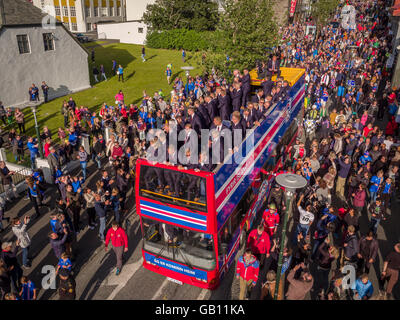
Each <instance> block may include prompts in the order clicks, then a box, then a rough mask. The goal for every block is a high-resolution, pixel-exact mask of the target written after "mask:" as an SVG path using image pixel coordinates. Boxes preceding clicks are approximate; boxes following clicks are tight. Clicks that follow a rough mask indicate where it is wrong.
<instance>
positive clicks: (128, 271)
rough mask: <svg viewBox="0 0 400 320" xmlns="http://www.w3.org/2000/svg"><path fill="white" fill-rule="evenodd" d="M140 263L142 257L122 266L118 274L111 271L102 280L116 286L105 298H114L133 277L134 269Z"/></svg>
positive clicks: (136, 268)
mask: <svg viewBox="0 0 400 320" xmlns="http://www.w3.org/2000/svg"><path fill="white" fill-rule="evenodd" d="M142 263H143V257H141V258H140V259H139V260H138V261H136V262H134V263H131V264H127V265H125V266H123V268H122V270H121V273H120V275H119V276H117V275H115V273H112V274H110V275H109V276H108V277H107V278H106V279H105V280H104V285H107V286H117V287H116V288H115V289H114V290H113V292H111V294H110V295H109V296H108V298H107V300H113V299H114V298H115V296H116V295H117V294H118V293H119V292H120V291H121V290H122V288H124V287H125V286H126V285H127V283H128V281H129V280H130V279H131V278H132V277H133V275H134V274H135V273H136V271H138V270H139V268H140V267H141V266H142ZM113 270H114V269H113Z"/></svg>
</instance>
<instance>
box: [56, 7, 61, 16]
mask: <svg viewBox="0 0 400 320" xmlns="http://www.w3.org/2000/svg"><path fill="white" fill-rule="evenodd" d="M54 9H55V11H56V16H61V8H60V6H55V7H54Z"/></svg>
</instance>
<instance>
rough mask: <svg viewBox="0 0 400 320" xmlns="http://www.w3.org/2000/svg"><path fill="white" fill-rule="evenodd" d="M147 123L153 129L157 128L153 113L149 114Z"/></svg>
mask: <svg viewBox="0 0 400 320" xmlns="http://www.w3.org/2000/svg"><path fill="white" fill-rule="evenodd" d="M146 123H147V125H148V126H147V128H151V129H154V128H155V125H156V120H155V119H154V118H153V116H152V114H151V113H148V114H147V118H146Z"/></svg>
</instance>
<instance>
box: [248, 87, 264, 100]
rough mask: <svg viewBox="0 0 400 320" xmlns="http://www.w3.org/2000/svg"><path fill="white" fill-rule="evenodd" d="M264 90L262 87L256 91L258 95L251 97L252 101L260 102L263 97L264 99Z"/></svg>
mask: <svg viewBox="0 0 400 320" xmlns="http://www.w3.org/2000/svg"><path fill="white" fill-rule="evenodd" d="M263 95H264V92H263V90H261V89H258V90H257V91H256V95H255V96H254V97H253V98H252V99H251V102H254V103H259V102H260V100H261V99H263Z"/></svg>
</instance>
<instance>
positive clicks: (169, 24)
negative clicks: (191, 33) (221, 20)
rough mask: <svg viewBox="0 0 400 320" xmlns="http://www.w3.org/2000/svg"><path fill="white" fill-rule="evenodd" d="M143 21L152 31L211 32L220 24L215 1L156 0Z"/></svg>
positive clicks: (149, 6) (147, 9) (147, 8)
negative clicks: (186, 30)
mask: <svg viewBox="0 0 400 320" xmlns="http://www.w3.org/2000/svg"><path fill="white" fill-rule="evenodd" d="M142 19H143V21H144V22H145V23H146V24H147V26H148V27H149V29H150V30H151V31H163V30H171V29H189V30H196V31H210V30H215V26H216V25H217V23H218V4H217V3H216V2H215V1H213V0H189V1H188V0H156V2H155V3H154V4H149V5H147V7H146V12H145V13H144V14H143V17H142Z"/></svg>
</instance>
